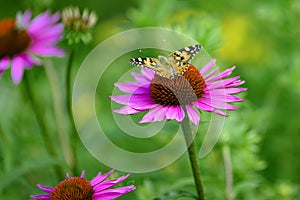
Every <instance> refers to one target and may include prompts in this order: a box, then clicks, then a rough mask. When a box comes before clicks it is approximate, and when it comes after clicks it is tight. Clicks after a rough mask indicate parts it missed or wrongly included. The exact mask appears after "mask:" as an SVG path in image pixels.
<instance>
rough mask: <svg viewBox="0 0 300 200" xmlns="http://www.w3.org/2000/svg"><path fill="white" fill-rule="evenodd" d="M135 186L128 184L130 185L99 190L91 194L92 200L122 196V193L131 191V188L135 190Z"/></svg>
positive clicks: (104, 199)
mask: <svg viewBox="0 0 300 200" xmlns="http://www.w3.org/2000/svg"><path fill="white" fill-rule="evenodd" d="M135 189H136V188H135V186H133V185H130V186H124V187H120V188H115V189H108V190H105V191H101V192H96V193H95V194H94V195H93V199H94V200H111V199H115V198H118V197H120V196H123V195H124V194H126V193H128V192H131V191H132V190H135Z"/></svg>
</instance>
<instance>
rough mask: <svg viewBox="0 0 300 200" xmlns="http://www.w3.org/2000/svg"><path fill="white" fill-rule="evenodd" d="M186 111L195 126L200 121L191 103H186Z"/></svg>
mask: <svg viewBox="0 0 300 200" xmlns="http://www.w3.org/2000/svg"><path fill="white" fill-rule="evenodd" d="M186 111H187V114H188V116H189V118H190V120H191V121H192V122H193V124H195V125H196V126H197V125H198V124H199V122H200V115H199V113H198V112H197V111H196V110H195V109H194V108H193V106H191V105H186Z"/></svg>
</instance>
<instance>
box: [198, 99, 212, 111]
mask: <svg viewBox="0 0 300 200" xmlns="http://www.w3.org/2000/svg"><path fill="white" fill-rule="evenodd" d="M193 104H194V105H195V106H196V107H197V108H199V109H200V110H204V111H207V112H213V111H214V110H216V109H215V108H213V107H211V106H209V105H206V104H204V103H202V102H201V99H200V100H199V101H197V102H194V103H193Z"/></svg>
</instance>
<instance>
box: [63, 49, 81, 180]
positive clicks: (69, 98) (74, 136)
mask: <svg viewBox="0 0 300 200" xmlns="http://www.w3.org/2000/svg"><path fill="white" fill-rule="evenodd" d="M73 60H74V49H71V50H70V56H69V60H68V63H67V71H66V106H67V111H68V115H69V119H70V125H71V135H70V137H71V141H70V142H71V148H72V153H73V158H74V163H73V165H72V166H71V171H72V172H73V174H74V175H77V174H78V173H79V171H78V166H77V156H76V146H77V141H78V140H79V137H78V133H77V129H76V126H75V122H74V117H73V111H72V92H71V91H72V86H71V85H72V84H71V69H72V64H73Z"/></svg>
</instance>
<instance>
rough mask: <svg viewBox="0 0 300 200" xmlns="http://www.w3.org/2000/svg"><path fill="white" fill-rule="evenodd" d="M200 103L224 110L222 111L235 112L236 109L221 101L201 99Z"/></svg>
mask: <svg viewBox="0 0 300 200" xmlns="http://www.w3.org/2000/svg"><path fill="white" fill-rule="evenodd" d="M201 102H202V103H204V104H206V105H209V106H212V107H214V108H218V109H224V110H237V109H238V108H237V107H235V106H233V105H231V104H228V103H225V102H222V101H215V100H208V99H201Z"/></svg>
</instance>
